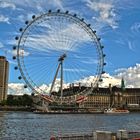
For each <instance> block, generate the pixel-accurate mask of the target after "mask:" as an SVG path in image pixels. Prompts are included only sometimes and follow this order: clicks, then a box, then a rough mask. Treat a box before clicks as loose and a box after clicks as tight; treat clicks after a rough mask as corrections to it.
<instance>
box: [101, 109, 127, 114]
mask: <svg viewBox="0 0 140 140" xmlns="http://www.w3.org/2000/svg"><path fill="white" fill-rule="evenodd" d="M104 113H105V114H123V113H124V114H127V113H129V110H127V109H116V108H108V109H105V110H104Z"/></svg>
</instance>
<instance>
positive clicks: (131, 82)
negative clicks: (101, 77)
mask: <svg viewBox="0 0 140 140" xmlns="http://www.w3.org/2000/svg"><path fill="white" fill-rule="evenodd" d="M115 77H116V78H122V77H123V78H124V80H125V82H126V87H134V88H140V64H136V65H135V66H134V67H129V68H128V69H122V71H121V72H120V73H118V74H117V75H116V76H115Z"/></svg>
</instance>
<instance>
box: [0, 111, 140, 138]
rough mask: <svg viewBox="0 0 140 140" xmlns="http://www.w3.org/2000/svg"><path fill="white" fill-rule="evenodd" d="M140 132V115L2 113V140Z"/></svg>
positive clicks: (0, 135)
mask: <svg viewBox="0 0 140 140" xmlns="http://www.w3.org/2000/svg"><path fill="white" fill-rule="evenodd" d="M119 129H126V130H128V131H140V113H130V114H125V115H124V114H119V115H105V114H34V113H32V112H0V140H49V138H50V136H52V135H54V134H58V135H61V134H64V133H76V132H79V133H82V132H92V131H95V130H110V131H115V132H116V131H117V130H119Z"/></svg>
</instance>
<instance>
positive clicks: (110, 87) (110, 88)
mask: <svg viewBox="0 0 140 140" xmlns="http://www.w3.org/2000/svg"><path fill="white" fill-rule="evenodd" d="M109 90H110V92H111V93H112V86H111V83H109Z"/></svg>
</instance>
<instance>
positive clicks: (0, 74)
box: [0, 56, 9, 102]
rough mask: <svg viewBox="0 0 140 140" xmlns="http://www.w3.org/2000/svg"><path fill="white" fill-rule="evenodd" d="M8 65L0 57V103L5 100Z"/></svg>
mask: <svg viewBox="0 0 140 140" xmlns="http://www.w3.org/2000/svg"><path fill="white" fill-rule="evenodd" d="M8 76H9V63H8V61H7V60H6V58H5V57H4V56H0V102H1V101H3V100H6V99H7V90H8Z"/></svg>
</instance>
